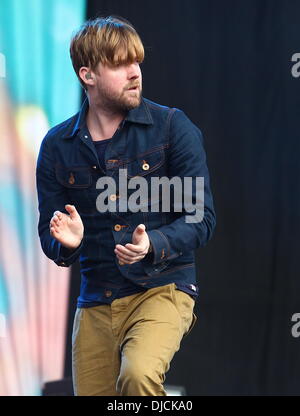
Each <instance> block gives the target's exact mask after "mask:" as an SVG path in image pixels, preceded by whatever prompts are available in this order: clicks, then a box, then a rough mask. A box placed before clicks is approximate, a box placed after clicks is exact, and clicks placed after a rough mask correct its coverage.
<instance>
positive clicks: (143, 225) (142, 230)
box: [136, 224, 146, 234]
mask: <svg viewBox="0 0 300 416" xmlns="http://www.w3.org/2000/svg"><path fill="white" fill-rule="evenodd" d="M145 230H146V226H145V224H139V225H138V226H137V227H136V231H137V232H138V233H139V234H142V233H143V232H144V231H145Z"/></svg>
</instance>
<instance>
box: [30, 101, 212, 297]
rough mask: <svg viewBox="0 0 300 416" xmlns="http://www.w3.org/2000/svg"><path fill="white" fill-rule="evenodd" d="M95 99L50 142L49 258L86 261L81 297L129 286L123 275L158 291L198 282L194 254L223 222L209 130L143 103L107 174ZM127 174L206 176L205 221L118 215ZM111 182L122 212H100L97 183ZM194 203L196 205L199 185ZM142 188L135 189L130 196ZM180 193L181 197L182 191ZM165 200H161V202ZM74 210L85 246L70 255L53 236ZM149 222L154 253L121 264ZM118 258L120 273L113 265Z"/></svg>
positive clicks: (119, 138) (126, 124) (43, 154)
mask: <svg viewBox="0 0 300 416" xmlns="http://www.w3.org/2000/svg"><path fill="white" fill-rule="evenodd" d="M87 109H88V101H87V99H86V100H85V102H84V103H83V105H82V108H81V110H80V111H79V112H78V113H77V114H76V115H75V116H73V117H71V118H70V119H68V120H66V121H64V122H63V123H61V124H59V125H57V126H55V127H53V128H52V129H50V130H49V132H48V133H47V135H46V136H45V138H44V139H43V141H42V144H41V148H40V152H39V157H38V162H37V169H36V179H37V190H38V199H39V212H40V217H39V224H38V231H39V237H40V241H41V246H42V249H43V251H44V253H45V254H46V255H47V256H48V257H49V258H50V259H52V260H54V262H55V263H56V264H57V265H59V266H64V267H68V266H70V265H71V264H72V263H73V262H74V261H75V260H76V259H77V258H78V257H79V259H80V268H81V279H82V280H81V297H82V299H85V300H87V301H99V300H101V296H102V297H103V294H104V293H105V294H106V295H105V296H107V293H108V294H110V295H111V294H112V293H114V291H116V290H118V287H120V285H121V283H120V280H118V279H116V274H118V275H119V276H122V277H123V278H125V279H129V280H130V281H132V282H134V283H135V284H136V285H138V286H140V287H144V288H152V287H156V286H161V285H165V284H169V283H178V284H185V285H190V286H191V287H193V286H194V285H195V284H196V270H195V254H194V250H195V249H196V248H198V247H200V246H204V245H205V244H206V243H207V242H208V240H209V239H210V238H211V236H212V233H213V230H214V228H215V224H216V217H215V212H214V207H213V198H212V194H211V190H210V184H209V173H208V168H207V164H206V156H205V150H204V147H203V137H202V134H201V131H200V130H199V129H198V128H197V127H196V126H195V125H194V124H193V123H192V122H191V121H190V120H189V119H188V117H187V116H186V115H185V114H184V113H183V112H182V111H181V110H179V109H177V108H169V107H165V106H161V105H159V104H156V103H154V102H152V101H150V100H147V99H145V98H142V101H141V104H140V105H139V106H138V107H136V108H135V109H133V110H130V111H129V112H128V113H127V116H126V118H125V119H124V120H123V122H122V123H121V124H120V126H119V128H118V129H117V131H116V132H115V134H114V136H113V137H112V138H111V140H110V141H109V144H108V145H107V147H106V150H105V163H106V172H103V170H102V168H101V165H100V163H99V160H98V156H97V153H96V150H95V147H94V144H93V142H92V138H91V136H90V133H89V131H88V129H87V126H86V122H85V118H86V112H87ZM120 169H125V171H123V172H125V173H126V175H127V181H129V180H130V179H131V178H134V177H137V178H140V177H143V178H145V179H146V181H147V183H148V184H149V189H150V183H151V178H152V177H163V176H166V177H168V178H172V177H174V176H177V177H180V178H184V177H192V178H195V177H203V178H204V203H203V201H202V203H203V208H204V212H203V218H202V220H201V221H198V222H188V221H186V217H187V216H188V215H193V213H190V212H187V211H185V209H184V205H183V209H182V212H178V211H176V210H175V209H174V203H173V202H172V200H171V209H170V210H169V211H168V212H167V211H166V212H165V211H164V210H162V209H161V205H159V206H160V209H159V212H153V211H152V210H151V206H150V204H151V201H150V199H149V201H148V202H147V204H146V205H148V209H147V207H146V208H145V206H144V209H143V210H140V211H137V212H131V211H130V210H127V211H126V212H121V210H120V209H118V206H119V205H118V204H119V198H118V196H119V195H118V191H119V189H118V185H119V170H120ZM103 176H106V177H111V178H113V179H114V181H115V184H116V193H115V195H113V198H108V200H110V199H112V200H113V201H114V200H116V202H115V204H116V206H117V209H116V210H115V212H113V211H107V212H106V213H103V212H99V210H98V209H97V206H96V200H97V197H98V196H99V194H100V192H102V190H100V189H97V188H96V183H97V180H98V179H99V178H101V177H103ZM191 189H192V197H193V201H195V200H196V190H195V184H194V183H193V187H192V188H191ZM133 192H134V190H130V189H128V195H127V196H130V194H131V193H133ZM175 192H176V191H175ZM161 198H162V195H161V194H160V196H159V199H161ZM66 204H73V205H75V207H76V209H77V211H78V212H79V214H80V216H81V218H82V221H83V224H84V237H83V240H82V242H81V244H80V246H79V247H78V248H77V249H76V250H74V251H70V250H68V249H66V248H64V247H62V246H61V244H60V243H59V242H58V241H56V240H55V239H54V238H53V237H51V235H50V232H49V222H50V219H51V217H52V215H53V213H54V211H56V210H60V211H62V212H66V211H65V208H64V206H65V205H66ZM141 223H143V224H145V226H146V232H147V233H148V236H149V238H150V241H151V243H152V247H153V253H152V254H150V255H149V254H148V255H147V256H146V257H145V258H144V259H142V260H141V261H138V262H136V263H134V264H130V265H127V264H126V265H120V264H119V263H118V261H117V258H116V257H115V255H114V252H113V249H114V247H115V245H116V244H122V245H125V244H126V243H128V242H132V233H133V231H134V229H135V228H136V227H137V225H139V224H141ZM112 258H113V259H114V260H113V262H114V264H113V267H112V263H111V261H108V259H112Z"/></svg>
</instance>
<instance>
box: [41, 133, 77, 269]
mask: <svg viewBox="0 0 300 416" xmlns="http://www.w3.org/2000/svg"><path fill="white" fill-rule="evenodd" d="M49 142H51V136H50V137H49V133H48V135H46V136H45V138H44V139H43V141H42V144H41V147H40V151H39V155H38V160H37V166H36V185H37V193H38V202H39V214H40V215H39V223H38V233H39V237H40V242H41V246H42V250H43V252H44V253H45V254H46V256H47V257H49V259H51V260H53V261H54V262H55V263H56V264H57V265H58V266H63V267H68V266H70V265H71V264H72V263H73V262H74V261H75V260H76V259H77V258H78V256H79V254H80V252H81V249H82V244H83V243H82V242H81V244H80V246H79V247H78V248H77V249H76V250H73V251H72V250H69V249H67V248H66V247H63V246H62V245H61V244H60V243H59V242H58V241H57V240H56V239H55V238H53V237H52V236H51V235H50V229H49V223H50V220H51V218H52V216H53V213H54V212H55V211H57V210H58V211H61V212H65V213H67V212H66V210H65V205H66V204H68V203H69V201H68V200H67V195H66V191H65V189H64V187H63V186H62V185H61V184H59V183H58V181H57V180H56V176H55V167H54V159H53V155H52V151H51V144H50V143H49Z"/></svg>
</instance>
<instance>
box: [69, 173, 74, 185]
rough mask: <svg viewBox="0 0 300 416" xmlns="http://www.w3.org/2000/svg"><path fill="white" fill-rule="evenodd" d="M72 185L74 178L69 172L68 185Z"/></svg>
mask: <svg viewBox="0 0 300 416" xmlns="http://www.w3.org/2000/svg"><path fill="white" fill-rule="evenodd" d="M73 183H75V178H74V175H73V173H72V172H71V173H70V177H69V184H70V185H73Z"/></svg>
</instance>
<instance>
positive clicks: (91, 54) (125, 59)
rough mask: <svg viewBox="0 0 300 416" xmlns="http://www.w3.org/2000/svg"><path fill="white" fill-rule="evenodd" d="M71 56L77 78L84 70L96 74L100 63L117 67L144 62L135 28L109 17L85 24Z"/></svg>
mask: <svg viewBox="0 0 300 416" xmlns="http://www.w3.org/2000/svg"><path fill="white" fill-rule="evenodd" d="M70 56H71V60H72V65H73V68H74V71H75V72H76V75H77V77H78V79H79V81H80V83H81V85H82V86H83V88H84V89H86V85H85V84H84V82H83V81H82V79H81V78H80V76H79V70H80V68H81V67H82V66H87V67H89V68H91V69H92V70H95V69H96V67H97V65H98V64H99V62H101V63H102V64H103V65H109V66H117V65H120V64H128V63H132V62H135V61H137V62H139V63H141V62H143V60H144V47H143V44H142V41H141V39H140V37H139V35H138V34H137V32H136V30H135V29H134V27H133V26H132V25H131V23H130V22H128V21H127V20H125V19H123V18H120V17H114V16H108V17H99V18H96V19H94V20H88V21H87V22H85V23H84V24H83V25H82V26H81V27H80V28H79V29H78V31H77V32H76V33H75V34H74V35H73V37H72V39H71V44H70Z"/></svg>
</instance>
